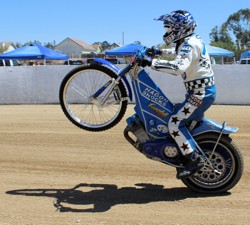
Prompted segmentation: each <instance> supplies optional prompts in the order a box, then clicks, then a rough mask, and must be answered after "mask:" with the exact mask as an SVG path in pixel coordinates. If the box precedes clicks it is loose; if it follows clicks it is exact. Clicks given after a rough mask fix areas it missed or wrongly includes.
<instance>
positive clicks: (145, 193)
mask: <svg viewBox="0 0 250 225" xmlns="http://www.w3.org/2000/svg"><path fill="white" fill-rule="evenodd" d="M135 186H136V187H122V188H118V187H117V186H116V185H111V184H87V183H82V184H78V185H76V186H75V187H73V188H71V189H20V190H12V191H7V192H6V194H11V195H23V196H34V197H52V198H55V201H54V206H55V207H56V209H57V210H59V211H60V212H105V211H108V210H109V209H111V207H112V206H115V205H120V204H145V203H150V202H161V201H166V202H168V201H179V200H184V199H186V198H205V197H214V195H211V194H210V195H208V194H201V193H195V192H192V191H190V190H189V189H187V188H184V187H178V188H170V189H165V188H164V186H162V185H154V184H145V183H142V184H135ZM229 194H230V193H224V194H223V195H221V194H220V195H216V196H225V195H229Z"/></svg>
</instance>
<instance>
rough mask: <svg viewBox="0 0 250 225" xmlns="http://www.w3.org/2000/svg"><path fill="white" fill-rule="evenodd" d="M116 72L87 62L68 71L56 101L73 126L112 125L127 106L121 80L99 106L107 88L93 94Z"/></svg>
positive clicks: (91, 128)
mask: <svg viewBox="0 0 250 225" xmlns="http://www.w3.org/2000/svg"><path fill="white" fill-rule="evenodd" d="M116 78H117V75H116V74H115V73H114V72H113V71H112V70H110V69H108V68H107V67H105V66H101V65H99V64H88V65H84V66H80V67H77V68H75V69H73V70H72V71H70V72H69V73H68V74H67V75H66V76H65V78H64V79H63V81H62V83H61V86H60V91H59V100H60V105H61V108H62V110H63V112H64V114H65V115H66V117H67V118H68V119H69V120H70V121H71V122H72V123H73V124H74V125H76V126H77V127H79V128H81V129H84V130H88V131H104V130H107V129H110V128H111V127H113V126H115V125H116V124H117V123H119V122H120V120H121V119H122V118H123V116H124V114H125V112H126V109H127V104H128V100H127V93H126V89H125V87H124V85H123V83H122V82H120V83H119V84H117V85H116V86H115V88H114V89H113V90H112V93H111V94H110V95H109V97H108V99H107V100H106V102H105V104H104V105H101V102H102V100H103V99H104V96H105V94H107V91H108V90H109V87H107V89H105V90H104V91H103V92H102V93H101V94H99V95H98V97H97V98H93V95H94V94H95V93H96V92H97V91H98V90H99V89H100V88H101V87H103V86H104V85H105V84H106V83H107V82H109V81H110V80H111V79H116Z"/></svg>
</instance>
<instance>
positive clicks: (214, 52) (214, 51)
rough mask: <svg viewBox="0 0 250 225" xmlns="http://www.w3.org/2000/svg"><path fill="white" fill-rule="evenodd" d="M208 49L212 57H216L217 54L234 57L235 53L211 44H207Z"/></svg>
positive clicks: (218, 55)
mask: <svg viewBox="0 0 250 225" xmlns="http://www.w3.org/2000/svg"><path fill="white" fill-rule="evenodd" d="M207 51H208V54H209V55H210V56H211V57H216V56H217V57H233V56H234V55H235V54H234V52H231V51H228V50H226V49H223V48H219V47H215V46H211V45H207Z"/></svg>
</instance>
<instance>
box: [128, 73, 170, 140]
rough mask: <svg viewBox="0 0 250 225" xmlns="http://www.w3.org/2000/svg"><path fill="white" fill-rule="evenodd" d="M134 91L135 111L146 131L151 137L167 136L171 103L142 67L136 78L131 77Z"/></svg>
mask: <svg viewBox="0 0 250 225" xmlns="http://www.w3.org/2000/svg"><path fill="white" fill-rule="evenodd" d="M132 85H133V87H134V91H135V99H136V102H137V104H136V105H135V112H136V114H137V116H138V117H139V118H140V120H141V121H143V124H144V125H145V129H146V132H147V133H148V134H149V135H150V136H151V137H153V138H156V139H161V138H165V137H167V136H168V134H169V133H168V120H169V118H170V115H171V113H172V112H173V104H172V103H171V102H170V101H169V99H168V98H167V97H166V96H165V95H164V93H163V92H162V91H161V89H160V88H159V87H158V86H157V85H156V84H155V83H154V82H153V80H152V79H151V78H150V76H149V75H148V74H147V72H146V71H145V70H144V69H142V70H141V71H140V72H139V73H138V74H137V78H136V79H132Z"/></svg>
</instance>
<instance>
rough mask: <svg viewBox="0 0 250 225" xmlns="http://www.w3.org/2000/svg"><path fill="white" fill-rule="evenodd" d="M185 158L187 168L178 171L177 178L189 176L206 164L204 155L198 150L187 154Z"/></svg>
mask: <svg viewBox="0 0 250 225" xmlns="http://www.w3.org/2000/svg"><path fill="white" fill-rule="evenodd" d="M185 158H186V160H187V162H186V163H185V168H184V169H183V170H180V171H178V172H177V175H176V177H177V179H185V178H188V177H190V176H192V175H194V174H195V173H196V172H198V171H199V170H200V169H201V168H202V167H204V166H205V159H204V157H203V156H201V155H199V154H198V153H197V152H196V151H193V152H191V153H190V154H188V155H185Z"/></svg>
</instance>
